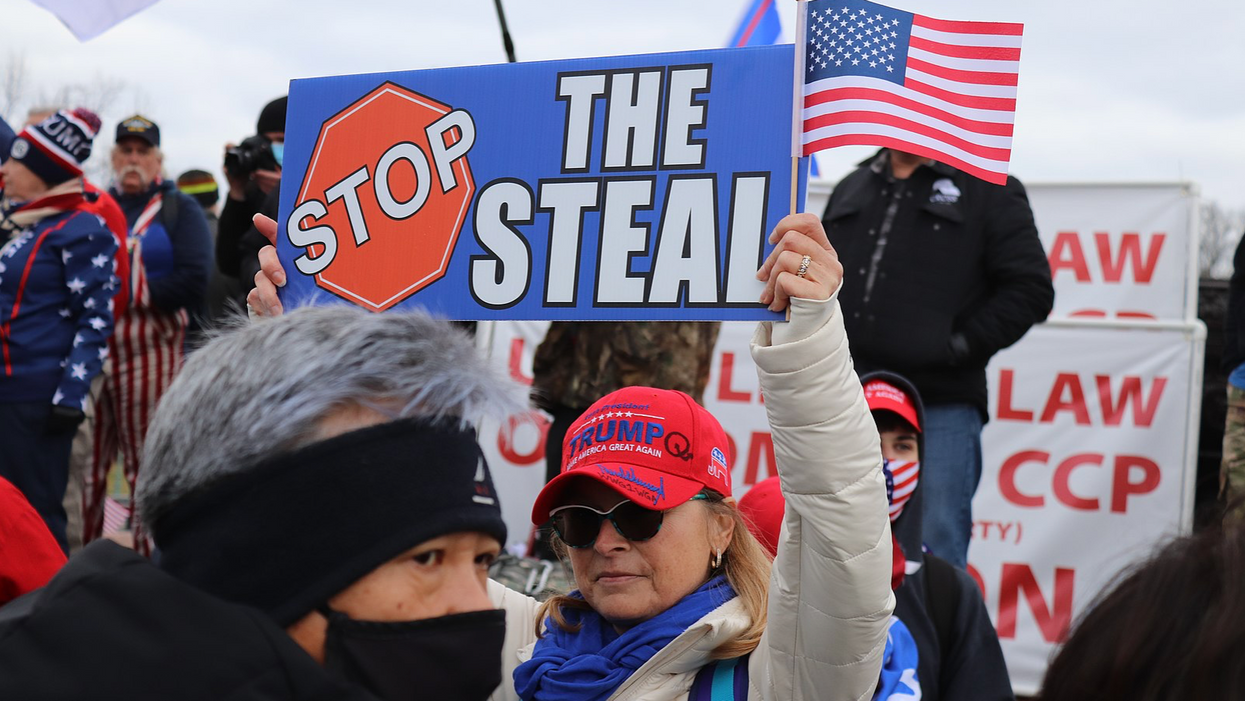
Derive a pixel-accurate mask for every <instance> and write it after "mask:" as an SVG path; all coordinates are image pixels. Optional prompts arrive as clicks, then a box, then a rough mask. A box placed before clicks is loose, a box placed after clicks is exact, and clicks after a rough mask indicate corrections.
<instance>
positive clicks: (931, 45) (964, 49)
mask: <svg viewBox="0 0 1245 701" xmlns="http://www.w3.org/2000/svg"><path fill="white" fill-rule="evenodd" d="M910 44H911V46H912V48H914V49H923V50H925V51H929V52H930V53H935V54H941V55H943V56H950V57H952V58H976V59H985V60H988V61H1019V60H1020V49H1013V48H1009V47H1005V46H957V45H955V44H943V43H941V42H937V41H931V40H929V39H926V38H924V37H912V41H911V42H910Z"/></svg>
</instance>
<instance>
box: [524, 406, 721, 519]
mask: <svg viewBox="0 0 1245 701" xmlns="http://www.w3.org/2000/svg"><path fill="white" fill-rule="evenodd" d="M728 450H729V447H728V443H727V440H726V432H725V431H724V430H722V425H721V424H720V423H718V420H717V419H715V418H713V415H712V414H710V413H709V412H708V411H706V410H705V408H704V407H702V406H700V405H699V404H697V403H696V401H695V400H694V399H692V398H691V397H689V396H688V395H686V394H684V393H683V392H677V391H674V390H666V389H654V388H652V387H625V388H623V389H620V390H618V391H616V392H611V393H609V394H607V395H605V396H604V397H602V398H600V399H598V400H597V402H596V403H595V404H593V405H592V406H591V407H589V408H588V411H586V412H584V414H583V415H582V416H580V417H579V418H578V419H577V420H576V421H575V423H573V424H571V427H570V429H569V430H568V431H567V432H566V437H565V438H564V439H563V441H562V473H561V474H559V475H558V476H557V477H555V478H553V479H552V480H550V481H549V483H548V484H546V485H545V488H544V489H542V490H541V491H540V494H539V495H537V497H536V503H535V505H533V507H532V522H533V523H535V524H538V525H539V524H542V523H544V522H545V521H547V520H549V511H550V510H551V509H554V508H557V507H559V506H563V505H564V504H563V503H562V498H563V495H564V494H565V492H566V488H567V486H568V485H569V484H570V483H572V482H573V481H574V480H575V479H580V478H582V479H592V480H596V481H597V482H600V483H601V484H604V485H605V486H607V487H609V488H611V489H613V490H614V491H616V492H618V494H619V495H621V496H623V497H625V498H627V499H630V500H631V501H633V502H635V503H636V504H638V505H640V506H642V507H644V508H646V509H653V510H655V511H660V510H664V509H672V508H674V507H676V506H678V505H680V504H682V503H683V502H685V501H687V500H688V499H691V498H692V497H693V496H695V495H696V494H698V493H700V491H701V490H703V489H705V488H708V489H712V490H713V491H715V492H717V493H719V494H721V495H722V496H725V497H729V496H730V495H731V471H730V465H729V464H728V459H727V451H728Z"/></svg>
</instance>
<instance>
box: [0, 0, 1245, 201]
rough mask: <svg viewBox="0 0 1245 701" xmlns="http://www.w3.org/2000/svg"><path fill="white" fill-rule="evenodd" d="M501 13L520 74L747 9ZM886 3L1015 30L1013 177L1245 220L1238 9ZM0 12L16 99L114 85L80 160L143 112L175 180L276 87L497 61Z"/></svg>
mask: <svg viewBox="0 0 1245 701" xmlns="http://www.w3.org/2000/svg"><path fill="white" fill-rule="evenodd" d="M83 1H84V2H86V1H92V2H94V1H96V0H83ZM779 2H780V3H781V4H782V5H783V6H789V7H790V9H786V10H785V12H786V13H787V15H788V16H787V17H784V21H786V22H787V24H790V21H789V20H790V19H791V17H793V15H794V7H793V6H794V3H788V2H786V1H785V0H779ZM504 4H505V9H506V13H507V19H508V20H509V23H510V30H511V34H512V36H513V39H514V43H515V47H516V51H517V54H518V58H519V60H524V61H528V60H541V59H554V58H575V57H585V56H600V55H611V54H627V53H647V52H656V51H674V50H685V49H701V48H714V47H718V46H721V45H722V44H723V43H724V42H725V41H726V40H727V39H728V38H729V36H730V34H731V32H732V30H733V29H734V27H735V25H736V23H737V22H738V19H739V15H740V13H741V12H742V11H743V9H744V6H745V5H746V4H747V2H746V0H719V1H718V2H705V1H700V2H692V1H691V0H613V1H612V2H602V1H601V0H504ZM889 4H891V5H893V6H897V7H902V8H903V9H905V10H910V11H913V12H918V13H921V14H928V15H933V16H936V17H941V18H944V19H973V20H997V21H1017V22H1023V23H1024V24H1025V35H1024V48H1023V52H1022V57H1021V73H1020V98H1019V107H1018V113H1017V118H1016V133H1015V141H1014V150H1013V155H1012V172H1013V174H1015V175H1017V176H1019V177H1020V178H1022V179H1024V180H1026V181H1031V182H1051V181H1078V182H1079V181H1099V182H1100V181H1125V182H1132V181H1150V182H1153V181H1175V180H1187V181H1191V182H1194V183H1196V184H1198V185H1199V187H1200V189H1201V192H1202V193H1203V195H1204V196H1205V197H1206V198H1207V199H1210V200H1214V201H1217V202H1219V203H1220V204H1221V205H1224V206H1227V207H1231V208H1245V182H1243V180H1245V178H1243V177H1242V175H1241V172H1242V168H1243V167H1245V5H1242V4H1241V3H1240V2H1239V0H1186V1H1185V2H1157V1H1155V0H1135V1H1125V0H1081V1H1079V2H1071V1H1069V0H1024V1H1023V2H1021V1H1020V0H895V1H894V2H891V3H889ZM0 8H2V9H0V12H2V15H0V17H2V19H0V68H5V67H6V66H7V64H9V63H11V62H12V61H13V60H14V59H15V58H20V59H24V61H25V65H26V73H27V76H28V81H29V82H28V89H27V91H26V94H27V95H29V96H30V99H31V100H33V99H35V98H38V97H39V96H40V95H41V94H42V95H47V94H50V93H51V91H53V90H54V89H55V88H57V87H60V86H62V85H66V84H82V83H89V82H92V81H97V80H104V81H113V82H114V83H115V82H116V81H123V82H124V85H125V89H124V90H123V91H122V92H121V97H120V98H118V99H117V100H116V101H115V102H114V103H113V104H112V105H111V106H110V107H109V108H108V109H107V110H106V111H105V113H104V114H103V115H102V116H103V117H104V120H105V122H106V124H107V128H106V129H105V133H104V135H103V136H102V137H101V139H100V140H99V141H97V145H96V146H97V148H96V151H97V153H103V152H105V151H106V150H107V147H108V146H109V145H110V144H111V134H112V129H113V128H114V126H115V124H116V122H117V121H118V120H119V119H120V118H122V117H124V116H127V115H128V114H130V113H132V112H134V111H136V110H141V111H142V112H143V113H144V114H146V115H147V116H149V117H151V118H152V119H154V120H155V121H156V122H157V123H159V124H160V126H161V130H162V133H163V139H164V150H165V153H166V165H167V167H168V170H169V171H170V172H171V173H173V174H176V173H178V172H180V171H182V170H185V169H187V168H190V167H205V168H208V169H210V170H212V171H213V172H219V169H220V160H221V149H222V146H223V144H224V143H225V142H226V141H229V140H234V141H236V140H240V139H241V138H243V137H246V136H248V135H250V134H252V133H253V132H254V129H255V118H256V117H257V116H258V113H259V110H260V108H261V107H262V106H263V105H264V103H265V102H267V101H268V100H269V99H271V98H273V97H276V96H278V95H281V94H284V93H285V92H286V90H287V83H288V81H289V80H290V79H291V78H297V77H310V76H321V75H334V74H342V73H361V72H375V71H387V70H404V69H417V68H431V67H438V66H458V65H472V64H483V63H499V62H504V61H505V54H504V52H503V49H502V43H501V39H500V33H499V30H498V28H497V21H496V15H495V13H494V9H493V2H492V0H452V1H451V2H445V1H444V0H442V1H439V2H430V1H427V0H407V1H405V2H396V1H389V2H377V1H372V0H354V1H352V2H333V1H329V0H297V2H296V1H295V0H282V1H278V0H212V1H208V0H160V2H157V3H156V4H155V5H154V6H152V7H151V8H149V9H147V10H144V11H143V12H141V13H139V14H138V15H136V16H134V17H132V18H130V19H129V20H127V21H125V22H123V23H122V24H120V25H118V26H117V27H115V28H113V29H111V30H109V31H108V32H106V33H105V34H103V35H102V36H100V37H98V38H96V39H93V40H91V41H89V42H86V43H79V42H78V41H77V40H76V39H75V38H74V37H73V35H72V34H70V32H69V31H68V30H67V29H65V27H63V26H62V25H61V24H60V23H59V22H58V20H57V19H56V18H55V17H53V16H52V15H51V14H50V13H48V12H47V11H45V10H43V9H41V8H39V7H37V6H35V5H34V4H33V3H31V2H29V1H28V0H0ZM29 106H30V105H29V104H24V105H20V108H21V109H23V110H24V109H25V108H26V107H29ZM2 108H3V106H2V105H0V109H2ZM23 114H24V112H23ZM7 116H9V117H13V116H14V115H12V114H10V115H7ZM871 151H872V149H864V148H859V149H858V148H846V149H837V150H834V151H829V152H823V153H822V154H821V156H820V159H821V164H822V170H823V173H824V175H825V176H826V177H829V178H833V179H837V178H839V177H841V176H842V175H843V174H845V173H846V172H847V170H848V169H849V168H850V167H851V165H852V164H853V163H855V162H856V161H858V160H860V159H861V158H863V157H865V156H866V155H867V154H868V153H870V152H871ZM218 177H219V175H218Z"/></svg>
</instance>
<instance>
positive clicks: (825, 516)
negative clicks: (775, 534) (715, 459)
mask: <svg viewBox="0 0 1245 701" xmlns="http://www.w3.org/2000/svg"><path fill="white" fill-rule="evenodd" d="M752 356H753V360H754V361H755V362H756V366H757V373H758V375H759V377H760V384H761V391H762V392H763V393H764V395H765V407H766V412H767V413H768V415H769V423H770V429H771V431H772V433H773V439H774V455H775V458H776V460H777V464H778V473H779V477H780V482H781V485H782V491H783V494H784V496H785V497H786V502H787V509H786V516H785V518H784V523H783V527H782V535H781V537H780V539H779V544H778V556H777V559H776V560H775V561H774V569H773V573H772V575H771V578H770V598H769V622H768V625H767V628H766V632H765V635H764V637H763V639H762V641H761V645H760V646H759V647H758V648H757V650H756V652H754V653H753V656H752V660H751V661H750V664H749V673H750V674H751V675H752V677H753V679H754V680H756V681H758V682H760V683H759V684H757V686H758V687H759V688H760V689H761V693H762V697H763V698H764V699H766V701H787V700H792V701H794V700H801V701H803V700H805V699H807V700H809V701H811V700H813V699H817V700H818V701H824V700H832V701H833V700H838V699H845V700H856V699H868V698H870V697H871V695H872V694H873V691H874V687H875V686H876V685H877V681H878V673H879V671H880V669H881V666H882V653H883V651H884V650H885V646H886V630H887V624H888V620H889V618H890V614H891V611H892V610H893V608H894V604H895V600H894V596H893V595H892V594H891V589H890V571H891V536H890V523H889V520H888V518H887V505H886V485H885V480H884V478H883V475H882V455H881V448H880V441H879V439H878V433H877V429H876V427H875V426H874V423H873V418H872V416H871V415H870V414H869V409H868V406H867V405H866V404H865V399H864V393H863V391H862V390H861V387H860V382H859V380H858V379H857V377H856V374H855V373H854V372H853V369H852V361H851V356H850V354H849V352H848V345H847V335H846V332H845V331H844V329H843V319H842V312H841V311H840V310H839V308H838V301H837V293H836V294H835V296H833V297H831V299H830V300H829V301H827V302H816V301H811V300H802V299H793V300H792V317H791V321H789V322H786V323H785V324H774V325H773V326H772V327H771V325H770V324H769V323H762V324H761V325H760V326H759V328H758V329H757V332H756V334H755V335H754V336H753V339H752Z"/></svg>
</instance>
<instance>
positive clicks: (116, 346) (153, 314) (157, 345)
mask: <svg viewBox="0 0 1245 701" xmlns="http://www.w3.org/2000/svg"><path fill="white" fill-rule="evenodd" d="M188 322H189V315H188V314H187V313H186V310H184V309H180V310H178V311H177V312H176V313H173V314H169V313H166V312H162V311H159V310H157V309H156V308H154V307H152V306H150V305H146V304H145V305H143V306H138V305H135V304H131V306H130V308H129V309H127V310H126V312H125V313H124V314H123V315H122V316H121V317H120V318H119V319H117V322H116V331H115V332H114V333H113V337H112V339H111V340H110V341H109V349H110V351H111V356H112V370H113V371H112V373H111V374H110V375H108V377H107V378H106V379H105V381H104V391H103V394H102V395H101V397H100V401H99V403H98V404H97V407H96V411H97V414H96V420H95V450H94V456H93V460H92V469H91V473H90V475H89V476H88V478H87V483H86V490H85V491H86V494H85V495H84V505H83V512H84V517H83V521H84V526H83V527H84V531H85V532H84V534H83V542H84V543H89V542H90V541H92V540H95V539H96V538H99V537H100V536H101V535H103V529H104V496H105V492H106V489H107V479H108V471H109V469H110V468H111V467H112V464H113V462H114V461H115V460H116V459H117V453H118V450H119V452H120V455H121V464H122V471H123V473H124V475H125V480H126V482H127V483H128V484H129V487H130V494H131V502H130V503H131V514H132V515H133V514H134V511H135V510H134V508H133V504H134V502H133V500H132V497H133V494H134V484H135V482H136V480H137V479H138V473H139V469H140V467H141V462H142V451H143V440H144V438H145V437H146V435H147V426H148V424H149V423H150V422H151V417H152V414H153V413H154V412H155V408H156V403H157V402H159V401H160V397H161V396H162V395H163V394H164V391H165V390H166V389H168V387H169V385H170V384H172V382H173V378H174V377H175V376H176V375H177V371H178V370H180V369H181V366H182V361H183V351H182V348H183V343H184V342H185V340H186V326H187V323H188ZM132 523H133V526H132V533H133V535H134V547H135V549H136V550H138V551H139V552H140V553H143V554H144V555H148V554H150V552H151V543H150V542H149V540H148V538H147V536H146V534H145V533H144V532H143V529H142V528H141V525H140V524H139V520H138V518H133V519H132Z"/></svg>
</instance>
